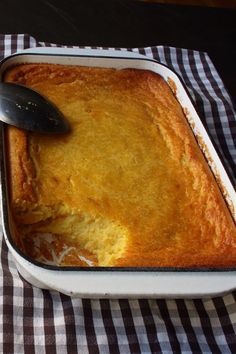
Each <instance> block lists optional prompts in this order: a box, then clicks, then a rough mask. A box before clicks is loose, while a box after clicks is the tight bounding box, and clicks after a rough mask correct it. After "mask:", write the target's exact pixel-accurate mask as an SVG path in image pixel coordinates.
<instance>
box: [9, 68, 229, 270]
mask: <svg viewBox="0 0 236 354" xmlns="http://www.w3.org/2000/svg"><path fill="white" fill-rule="evenodd" d="M5 81H9V82H17V83H20V84H24V85H27V86H29V87H32V88H34V89H36V90H37V91H39V92H41V93H42V94H43V95H45V96H47V97H48V98H49V99H50V100H51V101H52V102H54V103H55V104H56V105H57V106H58V107H59V109H60V110H61V111H62V112H63V114H64V115H65V117H66V118H67V119H68V121H69V123H70V126H71V131H70V133H68V134H66V135H60V136H45V135H39V134H35V133H27V132H25V131H21V130H19V129H17V128H13V127H11V128H8V129H7V144H8V155H9V163H8V169H9V180H10V202H11V210H12V214H13V219H14V225H15V240H16V243H17V244H18V246H19V247H20V248H21V249H22V250H23V252H25V253H26V254H28V255H29V256H31V257H33V258H35V259H37V260H39V261H42V262H47V263H52V264H53V263H56V264H58V265H79V266H97V265H98V266H170V267H172V266H174V267H188V266H191V267H215V266H217V267H224V266H233V265H234V266H235V265H236V230H235V224H234V222H233V220H232V217H231V215H230V214H229V212H228V209H227V207H226V204H225V202H224V200H223V198H222V195H221V193H220V191H219V189H218V186H217V184H216V182H215V180H214V177H213V175H212V173H211V171H210V169H209V167H208V165H207V163H206V162H205V160H204V157H203V155H202V153H201V151H200V149H199V147H198V146H197V143H196V141H195V138H194V137H193V135H192V132H191V130H190V128H189V126H188V124H187V122H186V119H185V116H184V114H183V111H182V108H181V107H180V105H179V103H178V102H177V100H176V99H175V97H174V95H173V93H172V92H171V90H170V88H169V86H168V85H167V84H166V83H165V82H164V80H163V79H162V78H161V77H160V76H159V75H157V74H154V73H152V72H149V71H142V70H135V69H126V70H115V69H103V68H89V67H76V66H61V65H48V64H22V65H18V66H16V67H13V68H11V69H9V70H8V71H7V72H6V75H5Z"/></svg>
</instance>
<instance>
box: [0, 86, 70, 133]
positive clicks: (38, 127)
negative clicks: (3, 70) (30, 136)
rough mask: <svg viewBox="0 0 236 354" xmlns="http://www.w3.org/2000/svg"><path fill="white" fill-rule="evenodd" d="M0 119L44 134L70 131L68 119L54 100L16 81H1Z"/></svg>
mask: <svg viewBox="0 0 236 354" xmlns="http://www.w3.org/2000/svg"><path fill="white" fill-rule="evenodd" d="M0 121H3V122H4V123H7V124H10V125H14V126H16V127H17V128H21V129H25V130H29V131H33V132H37V133H43V134H58V133H61V134H62V133H67V132H68V131H69V124H68V122H67V120H66V119H65V118H64V116H63V114H62V113H61V112H60V111H59V110H58V108H57V107H56V106H55V105H54V104H53V103H52V102H50V101H49V100H47V99H46V98H45V97H43V96H42V95H41V94H39V93H38V92H36V91H34V90H32V89H30V88H28V87H26V86H23V85H19V84H15V83H3V82H1V83H0Z"/></svg>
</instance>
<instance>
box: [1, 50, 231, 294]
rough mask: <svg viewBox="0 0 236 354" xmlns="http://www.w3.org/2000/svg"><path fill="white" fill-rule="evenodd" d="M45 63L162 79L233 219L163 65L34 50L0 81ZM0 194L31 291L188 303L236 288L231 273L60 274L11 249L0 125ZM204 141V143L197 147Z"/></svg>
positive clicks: (218, 170) (218, 167) (206, 147)
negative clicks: (146, 73)
mask: <svg viewBox="0 0 236 354" xmlns="http://www.w3.org/2000/svg"><path fill="white" fill-rule="evenodd" d="M26 62H30V63H35V62H41V63H42V62H47V63H57V64H64V65H66V64H69V65H83V66H96V67H113V68H118V69H121V68H131V67H132V68H137V69H147V70H151V71H154V72H156V73H158V74H160V75H161V76H162V77H163V78H164V79H165V80H166V81H168V82H170V81H171V82H172V85H171V86H173V83H174V86H175V88H176V97H177V99H178V100H179V102H180V104H181V105H182V107H183V109H184V110H185V112H187V114H186V117H187V119H188V120H189V124H190V126H191V127H192V129H193V132H194V134H195V136H196V138H197V140H198V141H199V144H200V147H201V148H202V150H203V152H204V153H205V156H206V158H207V160H209V161H211V163H210V166H211V168H212V170H213V172H214V174H215V176H216V179H217V181H218V182H219V183H220V185H221V189H222V192H223V194H224V197H225V199H226V201H227V203H228V206H229V208H230V210H231V213H232V216H233V218H234V220H235V219H236V214H235V211H236V193H235V190H234V188H233V186H232V184H231V182H230V180H229V178H228V176H227V174H226V172H225V169H224V167H223V165H222V163H221V161H220V159H219V157H218V155H217V153H216V151H215V149H214V147H213V145H212V143H211V141H210V139H209V137H208V135H207V133H206V131H205V128H204V127H203V125H202V123H201V120H200V118H199V116H198V115H197V113H196V110H195V108H194V106H193V104H192V102H191V99H190V98H189V96H188V94H187V92H186V90H185V88H184V86H183V84H182V83H181V80H180V79H179V77H178V76H177V75H176V74H175V73H174V72H173V71H171V70H170V69H169V68H167V67H166V66H163V65H161V64H159V63H157V62H156V61H153V60H151V59H148V58H146V57H144V56H142V55H139V54H136V53H131V52H121V51H114V50H110V51H108V50H90V49H75V48H74V49H68V48H66V49H65V48H32V49H27V50H25V51H23V52H21V53H20V54H17V55H14V56H11V57H8V58H7V59H5V60H4V61H3V62H2V64H1V66H0V79H1V74H2V73H3V72H4V70H5V69H6V68H7V67H8V66H11V65H14V64H18V63H26ZM1 134H2V138H3V139H2V144H3V146H2V149H1V169H2V174H1V189H2V203H1V207H2V208H1V209H2V221H3V230H4V237H5V240H6V243H7V246H8V248H9V250H10V252H11V253H12V255H13V257H14V259H15V262H16V265H17V268H18V271H19V273H20V274H21V275H22V277H23V278H25V279H26V280H27V281H28V282H29V283H31V284H33V285H34V286H37V287H40V288H44V289H52V290H58V291H60V292H62V293H64V294H67V295H70V296H77V297H87V298H94V297H96V298H104V297H107V298H122V297H123V298H134V297H136V298H142V297H148V298H151V297H156V298H157V297H158V298H161V297H162V298H170V297H171V298H177V297H181V298H183V297H184V298H186V297H191V298H193V297H205V296H214V295H219V294H223V293H226V292H228V291H231V290H233V289H235V288H236V267H235V271H234V270H224V271H219V270H218V271H217V270H204V271H202V270H199V271H198V270H194V271H193V270H188V269H185V270H175V269H164V270H160V269H139V268H134V269H123V270H118V269H114V268H113V269H109V268H105V269H97V268H96V269H93V268H89V269H87V268H83V269H81V268H80V269H78V268H77V269H74V268H73V269H68V268H67V269H61V268H59V267H54V268H50V266H45V265H43V264H42V265H41V264H38V263H36V262H32V261H31V260H29V259H28V258H27V257H25V256H24V255H23V254H22V253H21V252H20V251H19V250H18V249H17V248H16V246H15V245H14V242H13V240H12V237H11V225H10V220H9V219H10V214H9V209H8V197H7V180H6V168H5V154H4V124H2V126H1ZM201 142H203V144H202V143H201Z"/></svg>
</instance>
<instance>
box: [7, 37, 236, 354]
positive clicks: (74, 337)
mask: <svg viewBox="0 0 236 354" xmlns="http://www.w3.org/2000/svg"><path fill="white" fill-rule="evenodd" d="M35 46H54V45H52V44H49V43H42V42H40V43H39V42H37V41H36V40H35V39H34V38H32V37H30V36H28V35H0V58H3V57H4V56H7V55H9V54H11V53H14V52H16V51H20V50H22V49H24V48H28V47H35ZM104 49H105V48H104ZM121 49H123V50H127V49H128V48H117V50H121ZM128 50H132V51H136V52H140V53H141V54H145V55H147V56H149V57H152V58H155V59H157V60H158V61H160V62H161V63H164V64H167V65H168V66H169V67H170V68H172V69H174V70H175V71H176V72H177V73H179V74H180V75H181V76H182V78H183V80H184V82H185V84H186V85H187V88H188V91H189V93H190V94H191V96H192V98H193V100H194V101H195V103H196V106H197V109H198V112H199V115H200V117H201V118H202V120H203V123H204V125H205V127H206V129H207V131H208V133H209V135H210V136H211V138H212V140H213V142H214V143H215V146H216V148H217V151H218V153H219V155H220V157H221V159H222V162H223V163H224V165H225V168H226V169H227V172H228V174H229V176H230V177H231V180H232V181H233V184H234V185H236V147H235V145H236V118H235V117H236V116H235V113H234V111H233V107H232V103H231V101H230V97H229V95H228V93H227V92H226V90H225V88H224V85H223V83H222V81H221V79H220V77H219V75H218V74H217V72H216V70H215V68H214V65H213V64H212V62H211V60H210V58H209V57H208V55H207V54H206V53H200V52H197V51H193V50H188V49H178V48H170V47H163V46H157V47H152V48H150V47H149V48H141V49H140V48H139V49H137V48H135V49H131V48H129V49H128ZM0 258H1V259H0V262H1V265H0V353H3V354H11V353H14V354H21V353H30V354H33V353H36V354H37V353H39V354H41V353H42V354H44V353H45V354H46V353H49V354H54V353H57V354H65V353H70V354H76V353H81V354H86V353H90V354H97V353H101V354H107V353H112V354H113V353H121V354H128V353H132V354H134V353H137V354H138V353H146V354H149V353H165V354H169V353H183V354H187V353H197V354H198V353H199V354H200V353H223V354H227V353H236V335H235V330H236V292H233V293H230V294H227V295H226V296H224V297H215V298H211V299H193V300H189V299H188V300H184V299H183V300H182V299H177V300H168V299H166V300H165V299H156V300H153V299H152V300H149V299H140V300H132V299H122V300H89V299H72V298H70V297H67V296H65V295H62V294H60V293H57V292H53V291H46V290H41V289H38V288H34V287H32V286H31V285H29V284H28V283H27V282H25V281H24V280H23V279H22V278H21V277H20V276H19V274H18V272H17V270H16V266H15V264H14V261H13V259H12V257H11V255H10V254H9V253H8V250H7V247H6V244H5V242H4V240H2V241H1V246H0Z"/></svg>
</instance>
